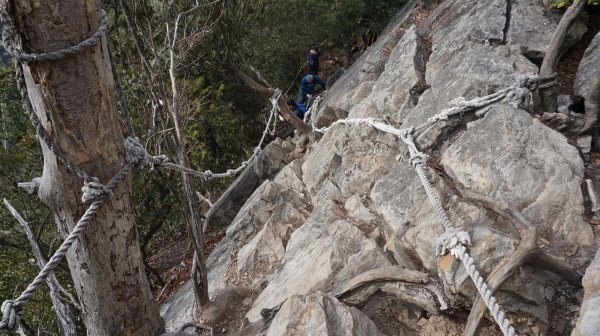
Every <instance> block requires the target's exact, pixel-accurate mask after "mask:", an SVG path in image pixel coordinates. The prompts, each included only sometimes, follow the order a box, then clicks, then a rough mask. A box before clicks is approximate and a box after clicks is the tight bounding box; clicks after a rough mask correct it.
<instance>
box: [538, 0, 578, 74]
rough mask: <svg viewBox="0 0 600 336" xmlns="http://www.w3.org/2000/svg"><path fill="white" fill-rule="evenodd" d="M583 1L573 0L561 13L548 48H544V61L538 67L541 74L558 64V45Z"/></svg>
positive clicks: (551, 70) (563, 38) (552, 71)
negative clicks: (563, 12)
mask: <svg viewBox="0 0 600 336" xmlns="http://www.w3.org/2000/svg"><path fill="white" fill-rule="evenodd" d="M585 3H586V0H575V1H574V2H573V4H572V5H571V6H569V8H567V11H566V12H565V14H563V16H562V18H561V19H560V22H559V23H558V26H556V30H554V34H552V38H551V39H550V43H549V44H548V48H547V49H546V55H545V56H544V61H543V62H542V66H541V67H540V75H541V76H548V75H551V74H552V73H554V69H555V68H556V64H558V60H559V59H560V56H561V54H560V47H561V45H562V44H563V42H564V41H565V38H566V36H567V32H568V31H569V29H570V28H571V26H572V25H573V22H574V21H575V19H576V18H577V17H578V16H579V14H580V13H581V11H582V10H583V7H584V6H585Z"/></svg>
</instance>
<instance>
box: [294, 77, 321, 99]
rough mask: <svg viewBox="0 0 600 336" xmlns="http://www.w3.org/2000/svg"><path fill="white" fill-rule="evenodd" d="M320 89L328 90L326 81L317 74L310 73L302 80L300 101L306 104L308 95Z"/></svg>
mask: <svg viewBox="0 0 600 336" xmlns="http://www.w3.org/2000/svg"><path fill="white" fill-rule="evenodd" d="M319 90H326V88H325V82H324V81H323V80H322V79H321V77H319V76H317V75H312V74H308V75H306V76H304V78H302V80H301V81H300V90H299V91H298V99H297V101H298V103H299V104H304V103H305V102H306V99H307V98H308V97H307V95H312V94H314V93H315V92H319Z"/></svg>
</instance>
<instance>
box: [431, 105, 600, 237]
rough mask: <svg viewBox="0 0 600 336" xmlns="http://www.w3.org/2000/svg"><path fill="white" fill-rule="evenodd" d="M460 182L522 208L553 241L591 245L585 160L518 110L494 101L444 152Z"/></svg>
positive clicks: (447, 165)
mask: <svg viewBox="0 0 600 336" xmlns="http://www.w3.org/2000/svg"><path fill="white" fill-rule="evenodd" d="M441 164H442V166H443V167H444V170H445V171H446V173H448V175H449V176H450V177H451V178H452V179H453V180H454V181H455V182H457V184H459V185H460V186H462V187H464V188H467V189H470V190H472V191H474V192H476V193H479V194H482V195H486V196H490V197H491V198H492V199H493V200H494V201H496V202H498V204H501V205H502V206H508V207H510V208H516V209H522V212H523V214H524V215H525V217H526V218H527V219H528V220H529V221H530V222H531V223H532V224H534V225H535V226H536V227H538V229H539V230H540V231H541V232H551V233H552V234H551V235H549V238H550V241H551V243H552V244H559V246H562V245H563V244H566V245H570V244H572V245H576V244H577V245H590V244H591V243H592V241H593V237H594V236H593V233H592V229H591V227H590V225H589V224H588V223H587V221H586V220H585V218H584V216H583V212H584V208H583V195H582V193H581V183H582V181H583V162H582V160H581V158H580V156H579V153H578V152H577V149H576V148H575V147H573V146H572V145H570V144H568V143H567V140H566V139H565V137H564V136H563V135H562V134H560V133H558V132H556V131H553V130H551V129H550V128H548V127H546V126H544V125H542V124H541V123H540V122H539V121H537V120H536V119H532V118H531V117H530V116H529V114H527V113H526V112H524V111H522V110H518V109H515V108H513V107H508V106H501V105H498V106H494V107H492V109H491V110H490V111H489V112H488V113H487V114H486V115H485V117H484V118H483V119H481V120H478V121H475V122H473V126H472V127H470V128H469V129H468V130H467V131H466V132H465V133H464V134H463V135H462V136H461V137H460V138H458V139H457V140H456V142H454V144H452V146H450V147H449V148H448V149H447V150H446V151H445V152H444V154H443V156H442V161H441Z"/></svg>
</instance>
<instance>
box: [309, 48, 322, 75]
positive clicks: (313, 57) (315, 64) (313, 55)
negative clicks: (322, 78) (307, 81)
mask: <svg viewBox="0 0 600 336" xmlns="http://www.w3.org/2000/svg"><path fill="white" fill-rule="evenodd" d="M320 57H321V49H320V48H319V47H317V46H315V47H312V48H310V50H309V51H308V54H307V55H306V62H307V63H308V70H309V73H310V74H311V75H317V74H318V73H319V58H320Z"/></svg>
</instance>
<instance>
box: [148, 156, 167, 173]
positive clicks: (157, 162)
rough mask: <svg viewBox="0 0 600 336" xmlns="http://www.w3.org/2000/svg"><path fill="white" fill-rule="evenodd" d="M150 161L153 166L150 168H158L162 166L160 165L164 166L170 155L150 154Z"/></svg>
mask: <svg viewBox="0 0 600 336" xmlns="http://www.w3.org/2000/svg"><path fill="white" fill-rule="evenodd" d="M148 161H149V162H150V165H151V166H152V167H151V168H150V169H152V170H154V169H156V168H160V166H162V165H163V164H165V163H166V162H168V161H169V157H168V156H166V155H155V156H150V158H149V159H148Z"/></svg>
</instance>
